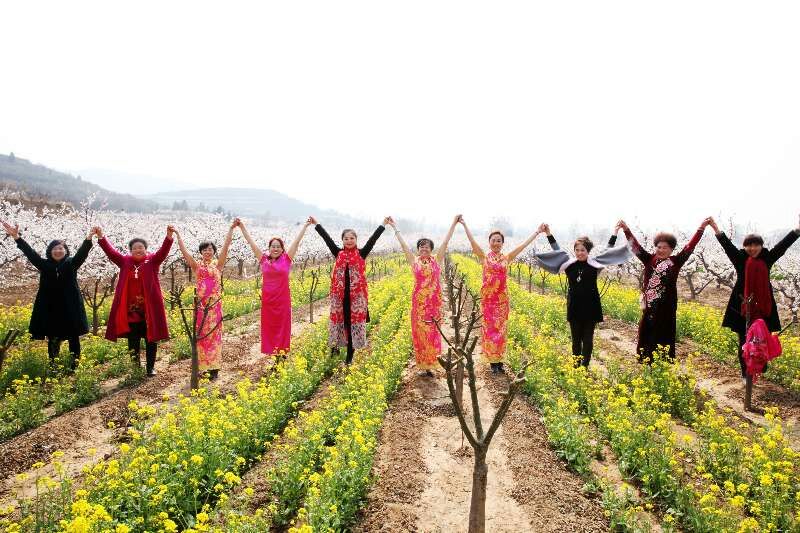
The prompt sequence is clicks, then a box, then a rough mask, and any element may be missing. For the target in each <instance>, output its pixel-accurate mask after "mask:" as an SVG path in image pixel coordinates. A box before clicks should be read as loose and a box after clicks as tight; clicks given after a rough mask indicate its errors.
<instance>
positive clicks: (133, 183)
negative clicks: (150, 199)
mask: <svg viewBox="0 0 800 533" xmlns="http://www.w3.org/2000/svg"><path fill="white" fill-rule="evenodd" d="M75 172H76V173H77V174H80V175H81V176H82V177H83V179H85V180H89V181H91V182H92V183H96V184H98V185H99V186H101V187H105V188H106V189H108V190H110V191H115V192H118V193H127V194H133V195H136V196H143V195H146V194H157V193H160V192H164V191H180V190H185V189H190V188H192V187H194V186H195V185H193V184H192V183H191V182H185V181H177V180H173V179H165V178H160V177H158V178H157V177H155V176H149V175H147V174H131V173H129V172H120V171H118V170H108V169H102V168H83V169H80V170H75Z"/></svg>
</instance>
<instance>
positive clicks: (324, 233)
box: [311, 217, 342, 258]
mask: <svg viewBox="0 0 800 533" xmlns="http://www.w3.org/2000/svg"><path fill="white" fill-rule="evenodd" d="M311 219H312V220H314V217H311ZM314 221H315V222H316V220H314ZM314 229H315V230H316V231H317V233H319V236H320V237H322V240H323V241H325V244H326V245H327V246H328V250H330V252H331V255H333V257H334V258H336V256H338V255H339V252H341V251H342V249H341V248H339V247H338V246H336V243H335V242H333V239H331V236H330V235H328V232H327V231H325V228H323V227H322V224H316V225H315V226H314Z"/></svg>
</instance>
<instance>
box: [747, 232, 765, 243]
mask: <svg viewBox="0 0 800 533" xmlns="http://www.w3.org/2000/svg"><path fill="white" fill-rule="evenodd" d="M751 244H758V245H761V246H764V239H763V238H762V237H761V235H759V234H757V233H748V234H747V235H745V236H744V242H743V243H742V246H750V245H751Z"/></svg>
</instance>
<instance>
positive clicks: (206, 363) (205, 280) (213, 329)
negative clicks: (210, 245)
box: [197, 261, 222, 372]
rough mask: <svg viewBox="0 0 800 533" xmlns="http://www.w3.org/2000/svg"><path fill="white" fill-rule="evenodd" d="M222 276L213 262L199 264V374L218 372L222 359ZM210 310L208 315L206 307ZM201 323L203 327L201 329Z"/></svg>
mask: <svg viewBox="0 0 800 533" xmlns="http://www.w3.org/2000/svg"><path fill="white" fill-rule="evenodd" d="M221 296H222V276H221V274H220V271H219V269H218V268H217V263H216V261H215V262H213V263H204V262H202V261H201V262H199V263H198V265H197V299H198V301H199V302H198V303H199V305H198V309H197V327H198V328H200V332H199V333H198V335H197V337H198V341H197V358H198V359H199V362H200V372H204V371H207V370H219V364H220V359H221V357H222V300H221V299H220V298H221ZM208 304H212V305H211V307H209V308H208V314H207V316H206V317H205V320H203V315H205V314H206V311H205V308H206V306H207V305H208ZM201 324H202V326H201Z"/></svg>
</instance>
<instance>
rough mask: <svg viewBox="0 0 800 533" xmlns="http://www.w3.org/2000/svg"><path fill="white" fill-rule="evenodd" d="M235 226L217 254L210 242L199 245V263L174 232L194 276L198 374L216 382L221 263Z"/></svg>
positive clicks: (220, 338)
mask: <svg viewBox="0 0 800 533" xmlns="http://www.w3.org/2000/svg"><path fill="white" fill-rule="evenodd" d="M235 227H236V223H235V222H234V223H233V224H231V227H230V228H229V229H228V234H227V235H226V236H225V243H224V244H223V245H222V250H221V251H220V253H219V256H217V259H216V260H215V259H214V256H216V255H217V246H216V245H215V244H214V243H213V242H210V241H204V242H201V243H200V246H199V247H198V251H199V252H200V261H197V260H196V259H195V258H194V257H193V256H192V254H191V253H189V250H187V249H186V245H185V244H184V243H183V238H182V237H181V234H180V233H178V232H177V231H176V232H175V234H176V235H177V236H178V247H179V248H180V250H181V254H182V255H183V260H184V261H186V264H187V265H189V267H190V268H191V269H192V272H193V273H194V275H195V279H196V280H197V282H196V290H197V300H198V307H197V310H196V311H195V312H196V314H197V318H196V320H197V325H198V327H200V331H199V332H198V333H197V359H198V361H199V363H200V366H199V368H200V373H202V374H205V375H207V376H208V377H209V378H210V379H212V380H213V379H216V378H217V376H218V375H219V365H220V360H221V358H222V271H223V270H225V263H226V262H227V260H228V249H229V248H230V245H231V239H232V238H233V229H234V228H235Z"/></svg>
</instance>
